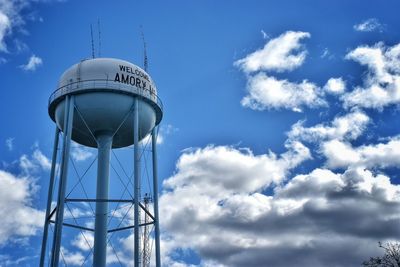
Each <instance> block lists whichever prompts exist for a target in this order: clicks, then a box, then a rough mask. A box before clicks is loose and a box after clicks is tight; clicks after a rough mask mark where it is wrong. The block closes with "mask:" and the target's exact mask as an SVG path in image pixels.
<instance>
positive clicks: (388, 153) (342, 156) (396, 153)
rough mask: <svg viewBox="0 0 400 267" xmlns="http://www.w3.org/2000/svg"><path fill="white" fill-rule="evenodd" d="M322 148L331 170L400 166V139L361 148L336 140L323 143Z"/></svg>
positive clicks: (391, 139) (395, 138) (393, 138)
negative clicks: (353, 167) (354, 167)
mask: <svg viewBox="0 0 400 267" xmlns="http://www.w3.org/2000/svg"><path fill="white" fill-rule="evenodd" d="M321 148H322V153H323V154H324V155H325V156H326V158H327V163H326V165H327V166H328V167H330V168H338V167H341V168H347V167H349V166H360V167H365V168H386V167H397V166H399V165H400V137H392V138H390V139H389V141H388V142H387V143H378V144H371V145H362V146H359V147H353V146H352V145H351V144H350V143H348V142H345V141H339V140H336V139H335V140H331V141H328V142H325V143H323V144H322V146H321Z"/></svg>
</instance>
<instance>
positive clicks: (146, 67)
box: [140, 25, 149, 72]
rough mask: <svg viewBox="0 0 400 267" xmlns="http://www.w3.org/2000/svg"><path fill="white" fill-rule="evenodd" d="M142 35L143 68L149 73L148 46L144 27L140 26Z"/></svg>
mask: <svg viewBox="0 0 400 267" xmlns="http://www.w3.org/2000/svg"><path fill="white" fill-rule="evenodd" d="M140 34H141V35H142V41H143V61H144V62H143V66H144V70H145V71H146V72H147V69H148V67H149V65H148V59H147V45H146V40H145V39H144V33H143V26H142V25H140Z"/></svg>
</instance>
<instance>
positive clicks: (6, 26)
mask: <svg viewBox="0 0 400 267" xmlns="http://www.w3.org/2000/svg"><path fill="white" fill-rule="evenodd" d="M0 7H1V6H0ZM10 27H11V22H10V19H9V18H8V16H7V15H6V14H4V13H3V12H2V10H1V9H0V51H1V52H7V46H6V43H5V40H4V38H5V36H6V35H7V34H8V32H9V31H10Z"/></svg>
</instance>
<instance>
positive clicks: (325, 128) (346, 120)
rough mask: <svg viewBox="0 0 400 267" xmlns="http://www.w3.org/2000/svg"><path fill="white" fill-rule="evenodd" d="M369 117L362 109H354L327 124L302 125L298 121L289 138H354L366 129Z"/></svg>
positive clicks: (310, 139) (312, 139)
mask: <svg viewBox="0 0 400 267" xmlns="http://www.w3.org/2000/svg"><path fill="white" fill-rule="evenodd" d="M368 123H370V118H369V117H368V116H367V115H366V114H365V113H363V112H362V111H358V110H355V111H353V112H351V113H349V114H346V115H344V116H340V117H339V116H338V117H336V118H334V119H333V121H332V122H331V123H330V124H329V125H327V124H317V125H315V126H312V127H304V126H303V125H304V121H299V122H297V123H296V124H294V125H293V126H292V129H291V130H290V132H289V133H288V137H289V139H290V140H304V141H308V142H317V143H319V142H321V141H323V140H332V139H337V140H344V139H345V140H354V139H356V138H357V137H359V136H360V135H361V134H362V133H363V132H364V131H365V129H366V127H367V125H368Z"/></svg>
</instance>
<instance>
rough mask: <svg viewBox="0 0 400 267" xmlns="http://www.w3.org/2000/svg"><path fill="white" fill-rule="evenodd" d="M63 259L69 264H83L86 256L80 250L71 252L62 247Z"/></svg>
mask: <svg viewBox="0 0 400 267" xmlns="http://www.w3.org/2000/svg"><path fill="white" fill-rule="evenodd" d="M61 254H62V261H64V262H65V263H66V264H67V265H68V266H82V264H83V263H84V261H85V256H83V254H82V253H80V252H70V251H69V250H67V249H66V248H64V247H61Z"/></svg>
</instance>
